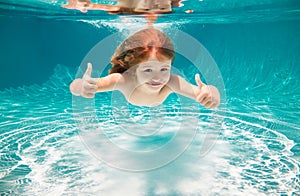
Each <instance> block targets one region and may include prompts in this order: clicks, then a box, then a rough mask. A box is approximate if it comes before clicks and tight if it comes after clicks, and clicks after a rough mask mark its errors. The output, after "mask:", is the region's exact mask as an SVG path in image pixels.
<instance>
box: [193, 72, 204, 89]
mask: <svg viewBox="0 0 300 196" xmlns="http://www.w3.org/2000/svg"><path fill="white" fill-rule="evenodd" d="M195 81H196V83H197V85H198V86H199V87H200V88H202V87H203V86H204V85H205V84H204V83H203V82H202V81H201V79H200V75H199V74H196V75H195Z"/></svg>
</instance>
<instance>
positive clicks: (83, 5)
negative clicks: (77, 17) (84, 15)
mask: <svg viewBox="0 0 300 196" xmlns="http://www.w3.org/2000/svg"><path fill="white" fill-rule="evenodd" d="M180 1H181V0H118V1H117V2H118V3H117V5H106V4H94V3H92V2H91V0H67V2H68V3H67V4H65V5H62V7H64V8H67V9H77V10H80V11H81V12H87V11H88V10H103V11H107V12H109V13H115V14H141V13H157V14H163V13H170V12H172V11H173V10H172V6H174V7H178V6H180Z"/></svg>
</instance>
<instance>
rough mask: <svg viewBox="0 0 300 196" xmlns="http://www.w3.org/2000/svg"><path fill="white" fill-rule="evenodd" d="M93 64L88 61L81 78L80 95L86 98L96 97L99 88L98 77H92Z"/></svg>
mask: <svg viewBox="0 0 300 196" xmlns="http://www.w3.org/2000/svg"><path fill="white" fill-rule="evenodd" d="M91 75H92V64H91V63H88V64H87V68H86V71H85V73H84V75H83V77H82V79H81V87H80V92H79V93H80V95H81V96H82V97H85V98H94V96H95V93H96V92H97V89H98V85H97V83H98V79H96V78H91Z"/></svg>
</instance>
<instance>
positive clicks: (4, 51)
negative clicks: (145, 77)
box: [0, 0, 300, 195]
mask: <svg viewBox="0 0 300 196" xmlns="http://www.w3.org/2000/svg"><path fill="white" fill-rule="evenodd" d="M98 2H108V3H111V4H113V3H114V2H115V1H98ZM61 3H63V1H47V2H46V1H38V0H32V1H13V0H11V1H0V13H1V14H0V24H1V34H2V35H1V37H0V43H1V45H0V54H1V72H0V75H1V79H0V81H1V82H0V89H1V90H0V98H1V103H0V193H1V195H120V194H122V195H124V194H125V195H300V192H299V190H300V171H299V166H300V132H299V131H300V121H299V119H300V110H299V109H300V103H299V99H300V67H299V65H298V64H299V62H300V55H299V51H300V38H299V36H298V32H300V17H299V10H300V9H299V8H300V5H299V3H298V2H296V1H292V0H290V1H283V0H282V1H281V0H276V1H275V0H274V1H254V0H252V1H249V0H248V1H243V2H239V1H234V0H231V1H226V3H225V2H224V3H221V2H218V3H217V2H212V1H205V0H203V1H197V2H196V1H184V2H183V3H184V6H183V7H180V8H176V9H175V12H174V13H173V14H170V15H164V16H162V17H160V18H159V19H158V21H157V22H156V23H155V27H156V28H158V29H161V30H162V31H163V32H165V33H166V34H167V35H169V36H170V37H171V38H172V39H173V40H174V42H175V46H176V47H178V48H177V49H178V51H177V54H176V59H175V62H174V65H173V72H175V73H178V74H180V75H182V76H183V77H184V78H186V80H188V81H189V82H191V83H193V84H195V81H194V75H195V74H196V73H198V72H199V71H200V72H201V74H203V78H204V80H205V81H206V82H209V83H213V84H215V85H217V86H218V88H219V90H220V92H221V95H222V100H221V101H222V103H221V105H220V107H219V108H218V109H217V110H216V111H212V110H208V109H205V108H204V107H202V106H200V105H199V104H197V103H195V102H194V101H193V100H189V99H185V98H184V97H181V96H179V95H175V94H173V95H171V96H170V97H169V98H168V99H167V100H166V101H165V102H164V103H163V104H162V105H160V106H157V107H153V108H148V107H137V106H133V105H131V104H128V103H127V102H126V101H125V100H124V97H122V95H121V94H119V93H118V92H107V93H99V94H97V95H96V97H95V99H90V100H86V99H84V98H78V97H72V95H71V94H70V92H69V84H70V82H71V81H72V80H73V79H74V78H76V77H78V76H80V74H82V72H83V70H84V68H85V67H84V66H85V63H86V61H89V60H92V61H93V64H95V67H97V66H98V68H99V67H100V68H99V69H103V71H102V72H100V70H94V73H93V74H95V75H97V76H98V75H106V72H107V69H108V68H109V63H108V62H109V58H110V56H109V55H106V54H107V53H105V55H103V54H104V53H101V52H104V51H105V52H108V51H110V50H112V51H113V49H114V47H115V46H116V45H118V43H120V41H122V40H123V39H124V38H125V37H126V36H128V35H130V34H131V33H132V32H135V31H136V30H137V29H142V28H144V27H145V25H144V22H145V21H144V19H143V18H142V17H141V16H117V15H108V14H106V13H104V12H97V11H95V12H89V13H88V14H84V13H80V12H77V11H71V10H63V9H61V8H60V6H59V5H60V4H61ZM188 9H194V12H193V13H190V14H187V13H186V12H185V11H186V10H188ZM124 22H126V24H125V23H124ZM118 33H121V34H120V35H122V36H121V37H119V36H115V37H114V35H119V34H118ZM112 35H113V37H111V36H112ZM178 35H181V36H179V37H178ZM182 36H183V37H182ZM112 38H113V39H112ZM181 38H184V39H187V40H188V39H190V40H194V41H193V42H187V43H186V44H187V45H184V43H182V42H181V41H182V40H181ZM105 40H108V41H109V42H105ZM111 40H113V43H111ZM107 43H111V44H107ZM195 43H196V45H195ZM198 43H200V44H201V46H200V45H197V44H198ZM181 45H182V46H185V47H186V48H184V49H182V48H180V47H179V46H181ZM97 46H98V47H99V48H101V50H100V51H98V50H96V49H95V48H97ZM194 46H197V47H194ZM201 47H203V48H201ZM200 50H201V51H203V52H204V53H206V54H207V55H205V56H201V60H199V59H197V58H189V55H192V54H194V55H196V56H197V54H198V53H197V52H195V51H200ZM99 52H100V53H101V54H100V53H99ZM94 53H95V54H96V55H94ZM101 55H102V56H101ZM203 59H206V60H205V61H204V60H203ZM102 62H104V63H102ZM199 62H200V64H202V63H203V62H204V63H203V64H205V65H206V66H204V68H203V67H201V69H198V66H200V65H197V64H198V63H199ZM201 62H202V63H201ZM215 66H216V67H215ZM96 69H97V68H96ZM109 141H111V143H110V142H109ZM116 147H117V148H116ZM127 152H130V153H127Z"/></svg>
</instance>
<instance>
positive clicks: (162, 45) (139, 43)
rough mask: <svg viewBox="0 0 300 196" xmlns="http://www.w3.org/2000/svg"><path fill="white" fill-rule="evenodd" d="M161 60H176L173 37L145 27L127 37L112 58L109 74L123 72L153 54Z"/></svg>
mask: <svg viewBox="0 0 300 196" xmlns="http://www.w3.org/2000/svg"><path fill="white" fill-rule="evenodd" d="M153 52H156V53H155V56H156V57H157V59H158V60H159V61H163V60H165V59H171V60H172V61H173V60H174V45H173V42H172V41H171V39H170V38H169V37H168V36H167V35H166V34H164V33H163V32H161V31H159V30H157V29H152V28H148V29H143V30H141V31H138V32H136V33H135V34H133V35H131V36H130V37H128V38H127V39H125V40H124V41H123V42H122V43H121V44H120V45H119V46H118V48H117V49H116V51H115V53H114V55H113V56H112V58H111V65H112V68H111V69H110V70H109V74H112V73H123V72H125V71H126V70H128V69H129V68H130V67H133V66H136V65H138V64H140V63H142V62H145V61H147V60H148V59H149V57H150V56H151V54H152V53H153Z"/></svg>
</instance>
